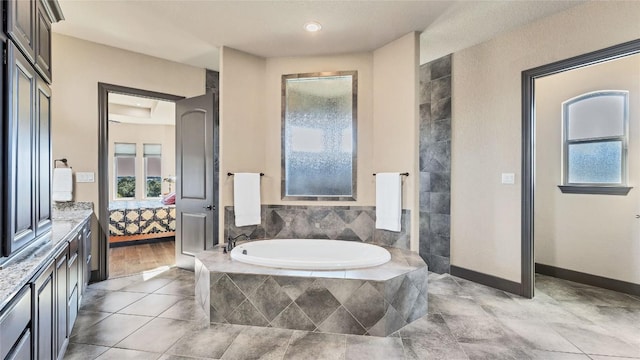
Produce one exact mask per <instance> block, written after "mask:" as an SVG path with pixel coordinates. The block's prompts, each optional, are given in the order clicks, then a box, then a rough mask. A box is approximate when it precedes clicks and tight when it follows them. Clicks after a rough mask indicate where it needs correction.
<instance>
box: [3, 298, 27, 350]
mask: <svg viewBox="0 0 640 360" xmlns="http://www.w3.org/2000/svg"><path fill="white" fill-rule="evenodd" d="M30 321H31V286H30V285H26V286H25V287H24V288H22V290H20V292H19V293H18V295H16V296H15V298H14V300H13V301H12V303H11V304H10V305H8V306H7V307H6V308H5V309H4V310H3V311H2V315H0V359H4V358H6V356H7V354H8V353H9V351H10V350H11V348H12V347H13V345H14V344H15V343H16V342H18V339H19V338H20V335H21V334H22V332H23V331H24V329H25V328H26V327H27V326H28V325H29V322H30Z"/></svg>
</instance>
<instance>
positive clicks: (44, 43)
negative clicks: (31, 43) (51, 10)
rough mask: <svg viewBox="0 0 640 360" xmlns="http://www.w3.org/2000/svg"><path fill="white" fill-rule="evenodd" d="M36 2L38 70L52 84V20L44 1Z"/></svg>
mask: <svg viewBox="0 0 640 360" xmlns="http://www.w3.org/2000/svg"><path fill="white" fill-rule="evenodd" d="M34 2H37V6H36V20H35V25H36V29H35V36H36V42H35V45H36V47H35V59H36V61H35V63H36V69H37V70H38V72H39V73H40V74H41V75H42V77H43V78H44V79H45V80H46V81H47V82H48V83H49V84H51V18H50V17H49V14H48V13H47V7H46V6H45V5H44V2H43V0H35V1H34Z"/></svg>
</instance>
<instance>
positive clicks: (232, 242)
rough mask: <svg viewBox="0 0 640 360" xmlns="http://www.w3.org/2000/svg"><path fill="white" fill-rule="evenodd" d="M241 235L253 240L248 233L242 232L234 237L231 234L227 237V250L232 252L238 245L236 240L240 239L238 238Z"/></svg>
mask: <svg viewBox="0 0 640 360" xmlns="http://www.w3.org/2000/svg"><path fill="white" fill-rule="evenodd" d="M241 236H244V237H245V238H246V239H247V240H251V238H250V237H249V235H247V234H240V235H238V236H236V237H234V238H232V237H231V236H229V237H228V238H227V252H231V250H233V248H234V247H236V240H238V238H239V237H241Z"/></svg>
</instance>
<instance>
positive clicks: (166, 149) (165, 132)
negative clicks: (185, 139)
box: [108, 123, 176, 200]
mask: <svg viewBox="0 0 640 360" xmlns="http://www.w3.org/2000/svg"><path fill="white" fill-rule="evenodd" d="M115 143H131V144H136V199H138V200H143V199H144V198H145V178H144V149H143V145H144V144H160V145H162V178H163V179H164V178H166V177H169V176H175V175H176V127H175V126H174V125H142V124H125V123H120V124H118V123H109V152H108V154H109V199H110V200H116V197H115V186H114V168H113V153H114V144H115ZM171 189H172V190H173V191H175V186H174V185H172V186H171ZM168 192H169V183H166V182H162V194H165V193H168Z"/></svg>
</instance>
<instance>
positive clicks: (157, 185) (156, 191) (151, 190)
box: [147, 176, 162, 198]
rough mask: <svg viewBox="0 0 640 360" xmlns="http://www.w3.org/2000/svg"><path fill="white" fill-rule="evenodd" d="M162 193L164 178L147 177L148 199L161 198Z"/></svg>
mask: <svg viewBox="0 0 640 360" xmlns="http://www.w3.org/2000/svg"><path fill="white" fill-rule="evenodd" d="M161 193H162V178H161V177H160V176H147V197H148V198H151V197H160V194H161Z"/></svg>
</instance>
